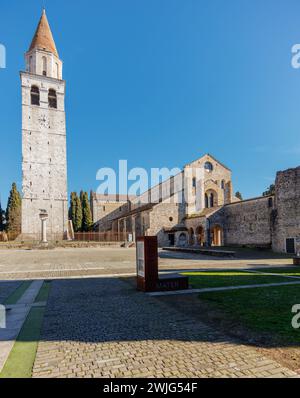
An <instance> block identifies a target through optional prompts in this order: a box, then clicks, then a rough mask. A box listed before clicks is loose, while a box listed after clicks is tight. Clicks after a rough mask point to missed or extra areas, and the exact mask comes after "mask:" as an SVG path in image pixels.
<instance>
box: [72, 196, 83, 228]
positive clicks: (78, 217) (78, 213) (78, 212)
mask: <svg viewBox="0 0 300 398" xmlns="http://www.w3.org/2000/svg"><path fill="white" fill-rule="evenodd" d="M73 226H74V231H75V232H78V231H81V229H82V205H81V200H80V198H79V197H78V195H77V193H75V221H74V224H73Z"/></svg>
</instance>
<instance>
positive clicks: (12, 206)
mask: <svg viewBox="0 0 300 398" xmlns="http://www.w3.org/2000/svg"><path fill="white" fill-rule="evenodd" d="M21 211H22V199H21V195H20V193H19V191H18V189H17V185H16V183H13V184H12V188H11V191H10V194H9V198H8V203H7V210H6V228H7V232H14V233H21Z"/></svg>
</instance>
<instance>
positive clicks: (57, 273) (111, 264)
mask: <svg viewBox="0 0 300 398" xmlns="http://www.w3.org/2000/svg"><path fill="white" fill-rule="evenodd" d="M242 254H243V256H240V257H239V258H235V259H228V258H227V259H226V258H225V259H223V258H214V257H211V256H204V255H199V254H198V255H197V254H196V255H195V254H190V253H171V252H161V253H160V259H159V267H160V270H162V271H166V270H173V271H174V270H182V269H205V268H209V269H228V268H236V269H238V268H248V267H261V266H268V265H272V266H276V265H287V264H292V260H291V259H287V258H284V257H282V256H280V255H278V256H275V255H274V254H272V253H266V254H264V253H261V252H260V253H252V252H250V254H249V253H245V254H244V253H242ZM251 256H252V257H253V258H251ZM135 270H136V266H135V249H122V248H68V249H55V250H0V280H15V279H19V280H21V279H22V280H24V279H30V280H33V279H53V278H54V279H55V278H70V277H78V276H98V275H104V276H105V275H110V274H129V273H134V272H135Z"/></svg>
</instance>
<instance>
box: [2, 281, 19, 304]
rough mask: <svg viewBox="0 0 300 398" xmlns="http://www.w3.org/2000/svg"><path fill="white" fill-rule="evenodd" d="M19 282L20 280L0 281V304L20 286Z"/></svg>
mask: <svg viewBox="0 0 300 398" xmlns="http://www.w3.org/2000/svg"><path fill="white" fill-rule="evenodd" d="M20 284H21V281H12V282H5V281H0V304H3V303H4V301H5V300H6V299H7V298H8V297H9V296H10V295H11V294H12V293H13V292H14V291H15V290H16V289H17V288H18V287H19V286H20Z"/></svg>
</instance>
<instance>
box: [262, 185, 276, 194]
mask: <svg viewBox="0 0 300 398" xmlns="http://www.w3.org/2000/svg"><path fill="white" fill-rule="evenodd" d="M274 194H275V185H274V184H271V185H270V186H269V188H268V189H267V190H266V191H265V192H263V196H269V195H274Z"/></svg>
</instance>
